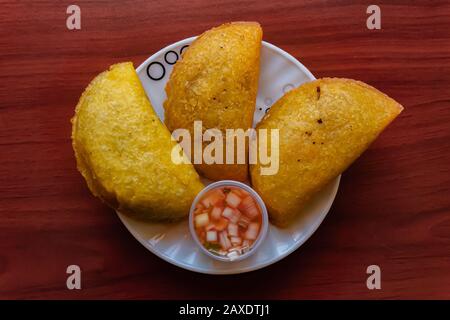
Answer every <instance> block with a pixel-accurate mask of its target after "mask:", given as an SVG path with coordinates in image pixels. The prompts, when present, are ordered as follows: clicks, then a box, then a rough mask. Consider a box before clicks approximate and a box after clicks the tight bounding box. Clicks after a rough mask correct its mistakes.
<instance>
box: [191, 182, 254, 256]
mask: <svg viewBox="0 0 450 320" xmlns="http://www.w3.org/2000/svg"><path fill="white" fill-rule="evenodd" d="M261 224H262V214H261V208H260V207H259V205H258V203H257V202H256V200H255V199H254V198H253V197H252V195H251V194H250V193H249V192H247V191H246V190H243V189H241V188H237V187H233V186H229V187H228V186H225V187H223V186H222V187H218V188H216V189H212V190H209V191H208V192H207V193H206V194H205V195H203V197H202V198H201V199H200V200H199V201H198V202H197V204H196V206H195V210H194V227H195V231H196V233H197V236H198V239H199V240H200V242H201V243H202V244H203V246H204V247H205V248H206V249H207V250H208V251H210V252H212V253H214V254H217V255H220V256H224V257H228V258H230V259H235V258H237V257H238V256H240V255H241V254H243V253H245V252H247V251H248V250H250V249H251V248H252V245H253V243H254V242H255V241H256V239H258V236H259V232H260V230H261Z"/></svg>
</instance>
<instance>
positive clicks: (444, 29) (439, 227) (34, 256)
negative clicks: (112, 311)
mask: <svg viewBox="0 0 450 320" xmlns="http://www.w3.org/2000/svg"><path fill="white" fill-rule="evenodd" d="M394 3H395V4H394ZM69 4H71V3H69V2H65V1H6V0H1V1H0V6H1V11H0V17H1V19H0V30H1V38H0V55H1V60H0V78H1V87H0V298H7V299H12V298H20V299H22V298H32V299H35V298H40V299H42V298H50V299H56V298H63V299H67V298H70V299H72V298H74V299H79V298H89V299H91V298H114V299H116V298H126V299H134V298H140V299H142V298H145V299H154V298H165V299H170V298H254V299H260V298H264V299H272V298H282V299H289V298H294V299H303V298H312V299H322V298H327V299H329V298H339V299H341V298H356V299H378V298H388V299H395V298H425V299H429V298H439V299H441V298H446V299H449V298H450V197H449V193H450V171H449V161H450V3H449V2H448V1H425V0H424V1H403V0H402V1H378V2H377V3H376V4H378V5H379V6H380V8H381V30H368V29H367V27H366V19H367V17H368V14H366V8H367V6H368V5H370V4H372V1H297V0H293V1H291V0H283V1H281V0H275V1H256V0H255V1H248V2H246V1H241V0H232V1H224V2H222V3H213V1H210V0H189V1H188V0H182V1H81V0H80V1H76V2H75V4H77V5H78V6H80V8H81V30H75V31H70V30H68V29H67V28H66V18H67V16H68V15H67V14H66V8H67V6H68V5H69ZM236 20H256V21H259V22H260V23H261V24H262V26H263V29H264V39H265V40H266V41H269V42H271V43H274V44H275V45H277V46H279V47H281V48H283V49H285V50H286V51H288V52H290V53H291V54H292V55H294V56H295V57H296V58H297V59H299V60H300V61H301V62H302V63H304V64H305V65H306V66H307V67H308V68H309V69H310V70H311V71H312V72H313V74H314V75H315V76H316V77H324V76H337V77H348V78H354V79H359V80H362V81H365V82H367V83H369V84H371V85H373V86H375V87H377V88H379V89H380V90H382V91H384V92H385V93H387V94H388V95H390V96H391V97H393V98H394V99H396V100H397V101H399V102H400V103H401V104H403V106H404V107H405V110H404V112H403V113H402V114H401V116H400V117H399V118H398V119H397V120H396V121H395V122H394V123H393V124H392V125H391V126H390V127H389V128H388V129H387V130H386V131H385V132H384V133H383V134H382V135H381V136H380V137H379V139H378V140H377V141H376V142H375V143H374V144H373V145H372V146H371V147H370V149H369V150H368V151H367V152H366V153H365V154H364V155H363V156H362V157H361V158H360V159H359V160H357V161H356V162H355V163H354V164H353V165H352V166H351V167H350V169H348V170H347V171H346V172H345V173H344V175H343V178H342V181H341V185H340V188H339V191H338V195H337V198H336V200H335V202H334V205H333V207H332V209H331V211H330V213H329V215H328V216H327V218H326V219H325V221H324V222H323V224H322V225H321V226H320V228H319V229H318V230H317V232H316V233H315V234H314V235H313V236H312V237H311V238H310V239H309V240H308V241H307V242H306V243H305V244H304V245H303V246H302V247H301V248H300V249H299V250H297V251H296V252H294V253H293V254H291V255H290V256H288V257H287V258H286V259H284V260H282V261H280V262H278V263H276V264H274V265H272V266H269V267H267V268H264V269H262V270H259V271H255V272H251V273H248V274H242V275H234V276H208V275H201V274H196V273H192V272H189V271H185V270H182V269H179V268H177V267H175V266H172V265H170V264H168V263H166V262H164V261H163V260H161V259H159V258H158V257H156V256H154V255H153V254H151V253H150V252H148V251H147V250H146V249H145V248H144V247H143V246H141V245H140V244H139V243H138V242H137V241H136V240H135V239H134V238H133V237H132V236H131V235H130V234H129V233H128V231H127V230H126V229H125V227H124V226H123V225H122V223H121V222H120V221H119V219H118V218H117V216H116V215H115V214H114V212H113V211H112V210H110V209H108V208H107V207H105V206H104V205H103V204H102V203H100V201H98V200H97V199H95V198H94V197H93V196H92V195H91V194H90V193H89V191H88V189H87V188H86V185H85V183H84V181H83V179H82V177H81V176H80V174H79V173H78V172H77V170H76V166H75V159H74V156H73V152H72V148H71V141H70V130H71V126H70V123H69V119H70V118H71V117H72V115H73V112H74V107H75V105H76V103H77V100H78V98H79V96H80V94H81V92H82V91H83V89H84V88H85V86H86V85H87V84H88V83H89V81H90V80H91V79H92V78H93V77H94V76H95V75H96V74H98V73H99V72H101V71H103V70H105V69H106V68H107V67H108V66H109V65H111V64H113V63H116V62H119V61H124V60H131V61H133V62H134V64H135V65H136V66H137V65H139V64H140V63H141V62H142V61H144V60H145V59H146V58H147V57H148V56H150V55H151V54H152V53H154V52H156V51H157V50H159V49H160V48H162V47H164V46H166V45H168V44H170V43H173V42H175V41H177V40H181V39H184V38H186V37H189V36H192V35H197V34H199V33H201V32H203V31H204V30H206V29H209V28H210V27H213V26H216V25H219V24H221V23H223V22H227V21H236ZM71 264H77V265H79V266H80V267H81V269H82V290H72V291H70V290H68V289H67V288H66V277H67V274H66V267H67V266H68V265H71ZM372 264H376V265H379V266H380V268H381V281H382V282H381V283H382V288H381V290H368V289H367V287H366V278H367V276H368V275H367V274H366V268H367V266H368V265H372Z"/></svg>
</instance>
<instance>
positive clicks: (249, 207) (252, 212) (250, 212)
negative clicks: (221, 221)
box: [239, 196, 259, 219]
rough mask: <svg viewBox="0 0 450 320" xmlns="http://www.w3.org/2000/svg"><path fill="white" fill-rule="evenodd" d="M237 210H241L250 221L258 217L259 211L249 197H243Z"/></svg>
mask: <svg viewBox="0 0 450 320" xmlns="http://www.w3.org/2000/svg"><path fill="white" fill-rule="evenodd" d="M239 209H241V210H242V211H243V212H244V214H245V215H247V216H248V217H249V218H250V219H253V218H255V217H256V216H258V215H259V210H258V208H257V207H256V203H255V200H253V198H252V197H251V196H248V197H245V198H244V199H243V200H242V202H241V204H240V205H239Z"/></svg>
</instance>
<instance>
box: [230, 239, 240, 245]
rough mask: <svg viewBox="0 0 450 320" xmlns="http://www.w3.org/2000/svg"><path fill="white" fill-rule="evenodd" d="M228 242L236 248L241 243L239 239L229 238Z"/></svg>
mask: <svg viewBox="0 0 450 320" xmlns="http://www.w3.org/2000/svg"><path fill="white" fill-rule="evenodd" d="M230 240H231V244H232V245H233V246H238V245H240V244H241V243H242V239H241V237H231V238H230Z"/></svg>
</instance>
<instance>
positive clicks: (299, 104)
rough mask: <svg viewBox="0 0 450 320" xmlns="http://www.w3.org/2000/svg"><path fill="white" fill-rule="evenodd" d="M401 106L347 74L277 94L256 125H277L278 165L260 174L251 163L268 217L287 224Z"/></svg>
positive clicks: (272, 126) (356, 155)
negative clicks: (275, 169)
mask: <svg viewBox="0 0 450 320" xmlns="http://www.w3.org/2000/svg"><path fill="white" fill-rule="evenodd" d="M402 110H403V107H402V106H401V105H400V104H398V103H397V102H395V101H394V100H393V99H391V98H389V97H388V96H387V95H385V94H383V93H382V92H380V91H378V90H377V89H375V88H373V87H371V86H369V85H367V84H365V83H362V82H360V81H355V80H350V79H337V78H324V79H320V80H316V81H312V82H309V83H306V84H304V85H302V86H300V87H298V88H296V89H294V90H292V91H290V92H289V93H287V94H286V95H284V96H283V97H282V98H281V99H280V100H278V101H277V102H276V103H275V104H274V105H273V106H272V108H271V109H270V111H269V112H268V113H267V115H266V116H265V118H264V119H263V120H262V121H261V122H260V123H259V125H258V126H257V128H258V129H259V128H266V129H268V128H278V129H279V130H280V131H279V132H280V167H279V171H278V173H277V174H276V175H272V176H262V175H260V165H259V164H258V165H252V166H251V167H250V174H251V180H252V184H253V187H254V188H255V189H256V191H258V193H259V194H260V195H261V197H262V198H263V199H264V201H265V203H266V205H267V207H268V209H269V212H270V218H271V220H272V222H273V223H275V224H276V225H278V226H281V227H283V226H287V225H288V224H289V223H290V222H291V221H292V220H293V219H294V218H295V217H297V216H298V215H299V214H300V213H301V211H302V208H303V207H304V206H305V204H306V203H307V202H308V200H309V199H310V198H311V197H312V196H313V195H314V194H315V193H317V192H318V191H320V190H321V189H322V188H323V187H324V186H325V185H327V184H328V183H329V182H330V181H331V180H332V179H334V178H335V177H336V176H338V175H339V174H340V173H342V172H343V171H344V170H345V169H346V168H347V167H348V166H349V165H350V164H351V163H352V162H353V161H355V160H356V159H357V158H358V157H359V156H360V155H361V153H362V152H364V150H366V149H367V148H368V147H369V144H370V143H371V142H373V141H374V140H375V139H376V137H377V136H378V135H379V134H380V133H381V132H382V131H383V129H384V128H385V127H386V126H387V125H388V124H389V123H390V122H391V121H392V120H394V119H395V118H396V117H397V116H398V115H399V114H400V112H401V111H402Z"/></svg>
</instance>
